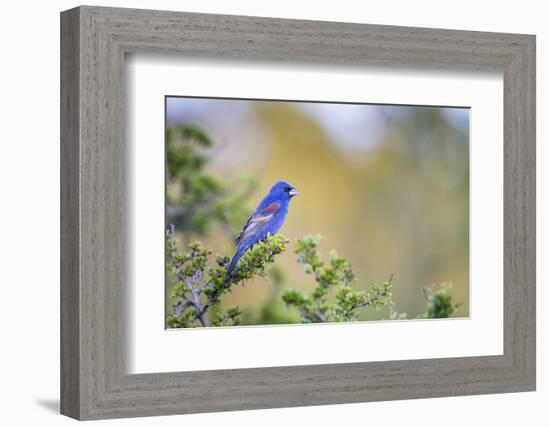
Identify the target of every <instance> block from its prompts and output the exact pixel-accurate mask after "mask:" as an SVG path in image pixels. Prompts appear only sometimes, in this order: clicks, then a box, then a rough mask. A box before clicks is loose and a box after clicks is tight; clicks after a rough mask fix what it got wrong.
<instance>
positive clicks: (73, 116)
mask: <svg viewBox="0 0 550 427" xmlns="http://www.w3.org/2000/svg"><path fill="white" fill-rule="evenodd" d="M60 36H61V40H60V45H61V55H60V57H61V64H60V70H61V85H60V86H61V87H60V96H61V105H60V116H61V129H60V136H61V140H60V144H61V147H60V164H61V175H60V181H61V182H60V184H61V206H60V211H61V218H60V220H61V224H60V228H61V242H60V247H61V258H60V261H61V265H60V270H61V271H60V276H61V296H60V299H61V303H60V309H61V337H60V346H61V348H60V364H61V366H60V370H61V378H60V411H61V413H62V414H64V415H67V416H69V417H72V418H76V419H80V416H81V393H80V391H81V387H80V368H81V366H80V347H81V346H80V303H79V302H80V293H81V289H80V247H79V246H80V238H79V237H80V236H79V234H80V207H79V205H80V203H79V198H80V182H79V181H80V158H79V156H80V10H79V9H78V8H76V9H70V10H67V11H65V12H62V13H61V34H60Z"/></svg>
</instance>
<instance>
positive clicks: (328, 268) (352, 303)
mask: <svg viewBox="0 0 550 427" xmlns="http://www.w3.org/2000/svg"><path fill="white" fill-rule="evenodd" d="M321 239H322V237H321V236H320V235H319V234H314V235H306V236H304V237H302V238H301V239H299V240H298V242H297V245H296V249H295V253H296V255H297V260H298V262H299V263H301V264H304V266H305V267H304V272H305V273H306V274H308V275H312V276H313V278H314V280H315V282H316V286H315V288H314V289H313V291H312V292H311V294H309V295H308V294H305V293H304V292H300V291H297V290H294V289H285V290H284V292H283V295H282V298H283V301H284V302H285V303H286V304H287V305H288V306H291V307H295V308H296V309H298V312H299V313H300V317H301V319H302V322H304V323H320V322H349V321H354V320H357V319H358V316H359V314H360V311H361V309H364V308H366V307H371V308H375V309H378V308H380V307H383V306H387V307H388V309H389V310H390V313H391V315H392V316H394V317H399V316H402V315H397V314H395V313H394V312H393V311H392V310H393V303H392V286H391V279H390V280H388V281H386V282H385V283H383V284H382V285H379V284H377V283H374V284H373V285H372V286H371V289H370V290H369V291H364V290H357V289H354V286H355V285H356V283H357V279H356V277H355V273H354V272H353V269H352V267H351V265H350V264H349V262H348V261H347V260H346V259H345V258H344V257H341V256H339V255H338V254H337V253H336V252H335V251H331V253H330V255H329V261H328V263H325V262H324V261H323V260H322V258H321V254H320V252H319V250H318V246H319V243H320V241H321Z"/></svg>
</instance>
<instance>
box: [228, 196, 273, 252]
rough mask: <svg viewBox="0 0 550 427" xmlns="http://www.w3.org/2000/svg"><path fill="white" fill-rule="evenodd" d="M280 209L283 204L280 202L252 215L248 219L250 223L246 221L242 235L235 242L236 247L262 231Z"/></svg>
mask: <svg viewBox="0 0 550 427" xmlns="http://www.w3.org/2000/svg"><path fill="white" fill-rule="evenodd" d="M280 208H281V204H280V203H279V202H273V203H270V204H269V205H267V206H266V207H265V208H263V209H261V210H259V211H258V212H255V213H254V214H252V216H251V217H250V218H248V221H246V224H245V225H244V227H243V230H242V231H241V234H239V237H237V240H235V245H237V246H239V245H240V244H241V242H242V241H244V240H246V239H247V238H248V237H250V236H252V235H253V234H254V233H255V232H257V231H259V230H261V229H262V227H263V226H264V225H265V224H267V222H268V221H269V220H270V219H271V218H273V215H275V213H277V211H278V210H279V209H280Z"/></svg>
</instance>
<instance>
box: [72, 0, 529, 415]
mask: <svg viewBox="0 0 550 427" xmlns="http://www.w3.org/2000/svg"><path fill="white" fill-rule="evenodd" d="M61 58H62V60H61V88H62V93H61V122H62V123H61V166H62V174H61V184H62V185H61V187H62V194H61V200H62V205H61V232H62V236H61V248H62V254H61V255H62V257H61V412H62V413H63V414H65V415H68V416H70V417H73V418H77V419H101V418H117V417H133V416H151V415H167V414H184V413H196V412H214V411H228V410H243V409H259V408H275V407H289V406H305V405H324V404H337V403H351V402H366V401H380V400H393V399H412V398H424V397H438V396H457V395H467V394H482V393H504V392H514V391H530V390H535V37H534V36H531V35H520V34H502V33H484V32H466V31H455V30H441V29H424V28H405V27H391V26H373V25H359V24H347V23H334V22H315V21H298V20H282V19H271V18H257V17H242V16H223V15H209V14H195V13H182V12H166V11H147V10H133V9H114V8H103V7H88V6H82V7H79V8H76V9H71V10H68V11H65V12H63V13H62V14H61ZM205 396H208V397H207V398H205Z"/></svg>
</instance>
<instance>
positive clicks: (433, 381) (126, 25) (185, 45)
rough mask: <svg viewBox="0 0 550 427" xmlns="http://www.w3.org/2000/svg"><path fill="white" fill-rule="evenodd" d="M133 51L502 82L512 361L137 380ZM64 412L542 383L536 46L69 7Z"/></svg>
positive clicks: (152, 411) (343, 398) (369, 397)
mask: <svg viewBox="0 0 550 427" xmlns="http://www.w3.org/2000/svg"><path fill="white" fill-rule="evenodd" d="M127 53H151V54H159V53H160V54H176V55H183V56H190V57H215V58H226V59H260V60H266V61H287V62H293V63H317V64H339V65H344V66H350V67H353V66H360V65H383V66H392V67H422V68H431V69H446V70H451V71H452V70H482V71H497V72H502V73H503V79H504V134H503V135H504V266H503V268H504V307H503V314H504V337H503V342H504V354H503V355H500V356H483V357H462V358H442V359H425V360H407V361H386V362H368V363H343V364H331V365H311V366H290V367H272V368H254V369H234V370H219V371H216V370H214V371H193V372H176V373H155V374H135V375H128V374H126V371H125V343H126V326H125V324H124V319H125V304H124V297H125V291H124V290H125V280H126V279H125V278H126V272H127V268H128V265H127V262H126V260H125V253H126V249H127V247H126V245H127V243H126V233H127V231H126V228H125V226H124V218H125V210H126V209H127V208H126V204H125V186H126V173H125V167H126V156H125V150H126V147H125V139H124V135H125V133H124V132H125V130H124V117H125V116H124V92H125V84H124V60H125V54H127ZM61 166H62V171H61V412H62V413H63V414H65V415H68V416H70V417H74V418H77V419H82V420H84V419H100V418H116V417H135V416H150V415H167V414H184V413H196V412H214V411H230V410H244V409H259V408H276V407H292V406H304V405H326V404H338V403H351V402H365V401H380V400H393V399H412V398H426V397H438V396H458V395H468V394H483V393H504V392H518V391H529V390H535V317H536V316H535V37H534V36H532V35H520V34H500V33H485V32H470V31H453V30H441V29H425V28H406V27H393V26H380V25H360V24H347V23H335V22H315V21H301V20H287V19H269V18H257V17H243V16H224V15H210V14H196V13H182V12H166V11H150V10H133V9H117V8H104V7H88V6H83V7H78V8H75V9H71V10H68V11H65V12H62V14H61Z"/></svg>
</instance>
